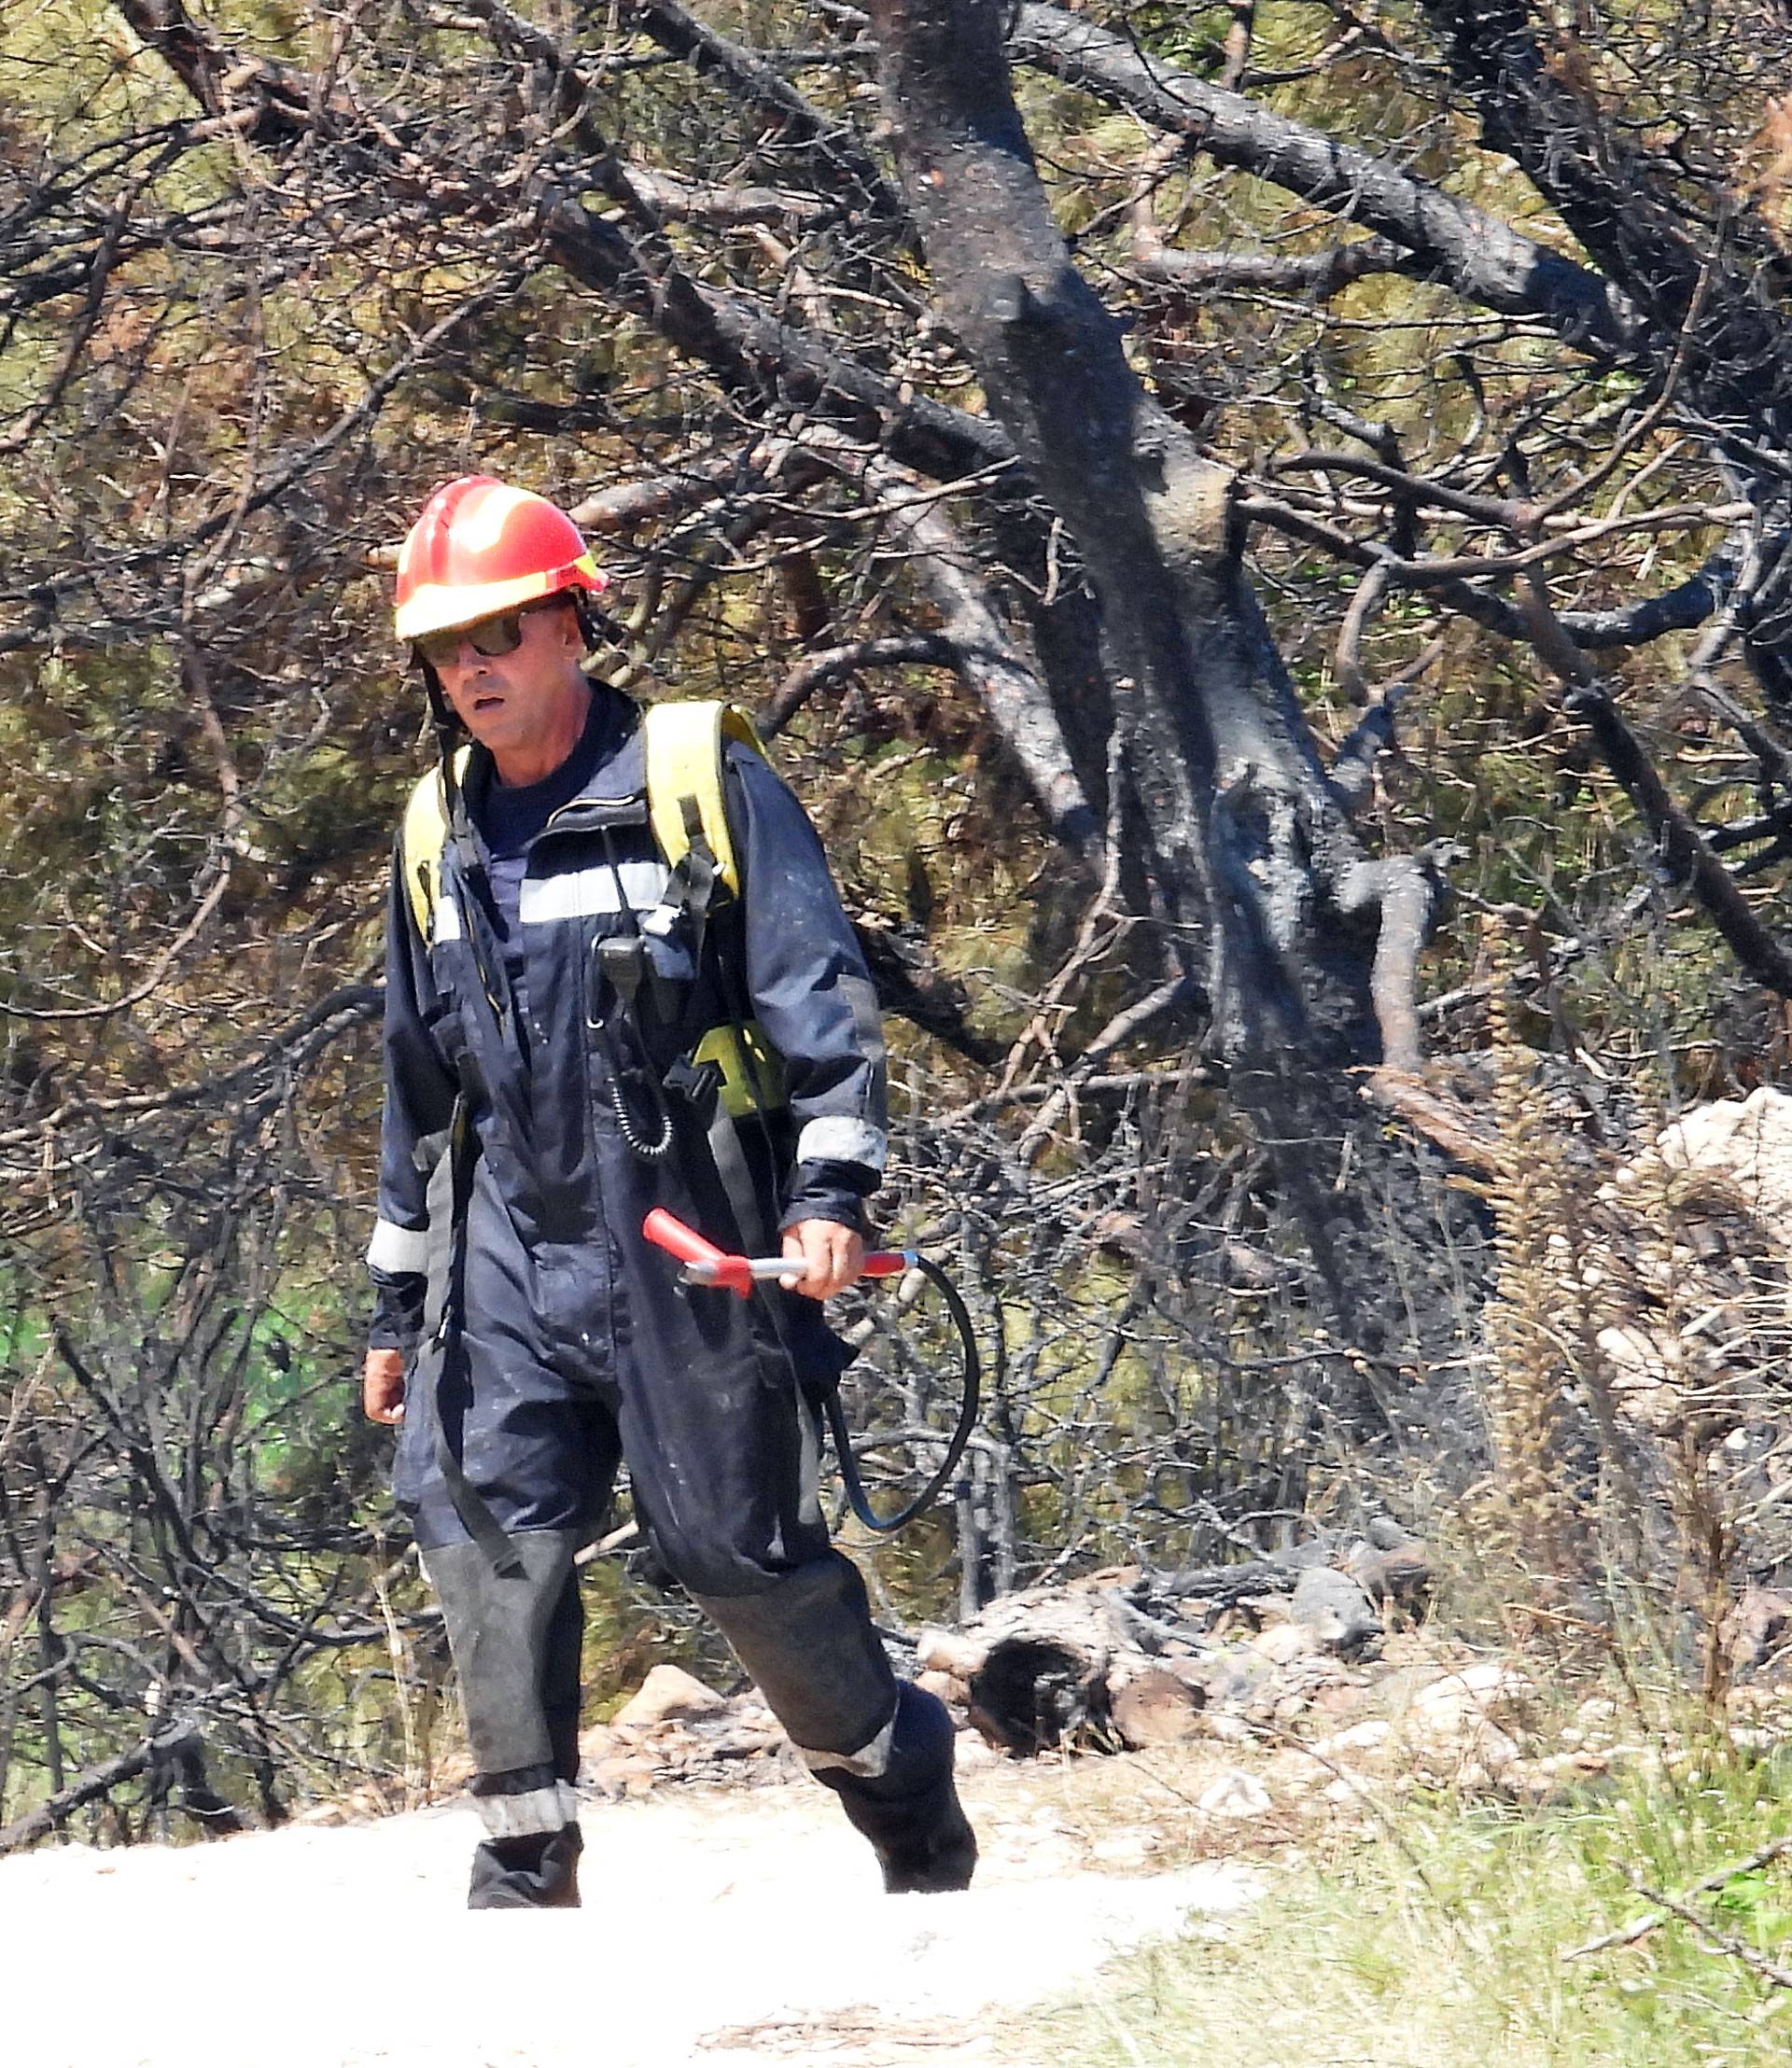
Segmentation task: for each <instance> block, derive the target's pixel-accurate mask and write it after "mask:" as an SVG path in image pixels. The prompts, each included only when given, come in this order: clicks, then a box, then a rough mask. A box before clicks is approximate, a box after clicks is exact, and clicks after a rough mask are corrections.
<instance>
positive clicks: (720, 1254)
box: [641, 1207, 982, 1536]
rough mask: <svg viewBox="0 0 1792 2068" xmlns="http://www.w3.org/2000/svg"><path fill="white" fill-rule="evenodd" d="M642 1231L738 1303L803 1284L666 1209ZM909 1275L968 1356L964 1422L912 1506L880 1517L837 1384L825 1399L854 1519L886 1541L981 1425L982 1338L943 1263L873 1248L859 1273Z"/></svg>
mask: <svg viewBox="0 0 1792 2068" xmlns="http://www.w3.org/2000/svg"><path fill="white" fill-rule="evenodd" d="M641 1233H642V1234H643V1235H644V1236H645V1237H647V1239H648V1240H649V1241H650V1242H651V1243H654V1244H656V1245H657V1246H658V1247H659V1248H660V1249H662V1250H664V1251H666V1253H667V1254H668V1255H669V1256H673V1257H676V1258H677V1259H678V1261H679V1264H681V1265H683V1267H684V1268H683V1269H682V1270H681V1271H680V1272H679V1277H680V1278H681V1279H683V1280H684V1282H685V1283H686V1284H687V1285H707V1286H711V1287H713V1288H715V1289H717V1290H718V1291H722V1292H733V1293H735V1294H736V1295H737V1296H738V1297H739V1298H741V1299H743V1300H745V1299H750V1298H751V1297H752V1292H753V1288H754V1287H755V1286H756V1285H760V1284H764V1283H776V1282H777V1280H779V1279H801V1278H802V1277H803V1276H804V1270H805V1267H804V1265H802V1264H801V1263H797V1262H793V1261H792V1260H791V1258H789V1257H747V1256H735V1255H732V1254H731V1253H730V1252H728V1251H723V1250H719V1249H717V1247H716V1246H715V1244H714V1243H713V1242H710V1241H708V1240H707V1238H706V1237H703V1236H700V1235H699V1234H698V1233H697V1231H696V1230H695V1229H694V1228H689V1227H687V1226H686V1225H685V1224H684V1223H683V1222H682V1221H680V1220H679V1219H678V1218H677V1217H676V1215H673V1214H670V1213H668V1212H667V1211H666V1210H665V1208H664V1207H655V1208H654V1209H653V1210H652V1212H651V1213H650V1214H649V1215H648V1217H647V1219H646V1220H645V1221H644V1222H643V1223H641ZM909 1271H918V1272H920V1273H921V1275H922V1276H923V1277H924V1278H926V1279H928V1280H929V1281H930V1282H931V1284H932V1285H933V1287H934V1288H935V1289H936V1290H937V1292H939V1294H940V1297H941V1298H942V1299H943V1300H944V1301H945V1309H946V1312H947V1313H948V1314H949V1315H950V1316H951V1318H952V1325H953V1327H954V1328H955V1329H956V1330H957V1331H958V1335H959V1347H960V1348H961V1349H962V1351H963V1357H964V1362H963V1367H962V1370H963V1390H962V1391H961V1393H960V1395H959V1416H958V1420H957V1421H956V1422H955V1423H954V1424H953V1428H952V1433H951V1435H950V1436H949V1437H948V1438H947V1439H946V1445H945V1458H944V1460H942V1462H941V1464H940V1467H939V1469H938V1471H936V1472H935V1473H934V1474H933V1476H932V1477H931V1479H930V1480H929V1481H928V1482H927V1484H926V1486H925V1487H923V1488H921V1490H920V1492H919V1493H918V1494H917V1495H916V1497H915V1498H914V1500H913V1501H911V1502H908V1503H907V1504H906V1505H905V1506H903V1507H902V1508H899V1509H898V1510H897V1512H896V1513H895V1514H894V1515H892V1516H880V1515H878V1514H877V1513H876V1512H875V1510H874V1509H873V1507H872V1505H871V1500H870V1497H869V1495H867V1493H866V1492H865V1485H864V1481H863V1479H862V1478H861V1476H860V1473H859V1460H858V1455H857V1452H856V1451H855V1448H854V1446H853V1441H852V1432H851V1431H850V1430H849V1429H848V1428H847V1416H846V1410H845V1408H844V1407H842V1405H841V1404H840V1389H839V1388H838V1387H837V1386H833V1387H830V1388H829V1389H828V1393H827V1403H826V1405H827V1416H828V1428H829V1431H830V1432H831V1433H832V1435H833V1447H834V1452H835V1455H836V1456H837V1457H838V1458H839V1460H840V1477H841V1480H842V1482H843V1483H844V1485H845V1487H846V1489H847V1502H848V1503H849V1504H850V1506H851V1508H852V1512H853V1514H854V1515H855V1516H857V1517H858V1518H859V1520H860V1521H861V1523H862V1524H863V1525H864V1526H865V1528H866V1529H867V1530H876V1531H877V1532H878V1533H879V1534H880V1535H886V1536H887V1535H889V1534H890V1533H891V1532H892V1531H894V1530H900V1529H902V1528H903V1526H904V1525H905V1524H907V1523H910V1522H913V1521H914V1520H915V1518H916V1516H919V1515H924V1514H925V1513H926V1511H927V1510H928V1509H929V1508H931V1506H932V1505H933V1502H935V1501H936V1500H937V1499H938V1498H939V1495H940V1493H941V1492H942V1490H943V1489H944V1488H945V1484H946V1482H947V1481H948V1480H949V1479H950V1478H951V1477H952V1474H954V1473H955V1472H956V1471H957V1470H958V1468H959V1460H960V1459H961V1458H962V1457H963V1456H964V1451H965V1446H966V1445H967V1444H968V1443H969V1442H970V1441H971V1432H972V1431H973V1429H974V1428H975V1427H976V1425H977V1408H978V1404H979V1397H980V1387H981V1380H982V1372H981V1368H980V1366H979V1364H978V1362H977V1340H976V1336H975V1334H974V1333H973V1329H972V1325H971V1316H970V1312H969V1310H968V1309H967V1308H966V1306H965V1304H964V1302H963V1300H962V1299H961V1298H960V1297H959V1289H958V1287H957V1286H955V1285H954V1284H953V1283H952V1281H951V1279H948V1278H947V1277H946V1275H945V1272H944V1271H942V1270H941V1269H940V1267H939V1265H937V1264H934V1263H933V1262H931V1260H930V1259H929V1258H927V1257H924V1256H922V1255H921V1254H920V1253H919V1251H915V1250H873V1251H870V1252H869V1253H868V1254H867V1255H866V1258H865V1262H864V1269H863V1271H862V1273H861V1276H862V1277H864V1278H867V1279H894V1278H901V1277H902V1276H903V1274H904V1273H906V1272H909Z"/></svg>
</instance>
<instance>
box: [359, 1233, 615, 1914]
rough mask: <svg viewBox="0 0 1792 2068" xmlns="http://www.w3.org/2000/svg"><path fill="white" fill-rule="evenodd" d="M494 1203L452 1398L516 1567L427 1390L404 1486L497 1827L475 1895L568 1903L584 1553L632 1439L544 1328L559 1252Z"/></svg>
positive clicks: (519, 1902)
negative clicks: (521, 1231) (567, 1365)
mask: <svg viewBox="0 0 1792 2068" xmlns="http://www.w3.org/2000/svg"><path fill="white" fill-rule="evenodd" d="M491 1205H492V1203H491V1202H490V1201H489V1200H488V1201H487V1202H486V1203H485V1210H483V1211H482V1210H480V1202H479V1201H478V1200H477V1199H476V1201H475V1223H474V1228H475V1232H476V1233H477V1234H479V1235H480V1236H481V1237H482V1239H481V1240H480V1241H479V1242H478V1243H477V1244H476V1245H473V1244H469V1260H468V1267H467V1269H468V1277H467V1300H466V1310H465V1322H464V1325H463V1327H462V1329H461V1330H460V1332H459V1334H458V1335H457V1337H456V1338H455V1346H454V1355H453V1357H452V1359H451V1361H450V1362H449V1364H448V1367H447V1370H446V1373H445V1375H444V1379H443V1383H442V1385H441V1400H440V1412H441V1423H442V1424H444V1425H445V1426H446V1430H447V1432H448V1436H449V1439H450V1443H451V1447H452V1449H453V1451H454V1453H455V1455H456V1456H457V1457H458V1458H459V1460H460V1462H461V1466H462V1470H463V1471H464V1473H465V1474H466V1477H467V1479H468V1481H469V1484H470V1485H471V1486H472V1488H473V1489H474V1491H475V1492H476V1493H477V1494H478V1496H479V1497H480V1499H481V1500H483V1502H484V1503H485V1504H486V1506H487V1507H488V1509H489V1510H490V1511H491V1514H492V1516H493V1519H494V1520H495V1521H496V1522H497V1526H498V1528H499V1529H500V1530H502V1531H503V1532H504V1535H505V1539H506V1544H507V1548H508V1551H509V1553H510V1557H509V1558H508V1559H507V1560H506V1562H505V1567H504V1569H503V1570H500V1569H499V1568H498V1567H497V1566H496V1565H495V1564H494V1562H493V1559H492V1558H491V1557H490V1555H489V1554H488V1551H487V1549H486V1547H485V1546H484V1545H483V1544H478V1543H475V1542H473V1541H471V1539H470V1537H469V1531H468V1529H467V1527H466V1525H465V1523H464V1521H463V1520H462V1518H461V1516H459V1514H458V1513H457V1512H456V1509H455V1502H454V1497H453V1494H452V1492H451V1490H450V1488H448V1486H447V1485H446V1484H445V1482H444V1479H443V1475H442V1474H441V1469H440V1461H439V1452H438V1423H437V1413H438V1402H437V1400H436V1399H435V1398H434V1397H433V1394H432V1392H431V1390H429V1389H427V1388H426V1389H424V1390H423V1391H422V1392H421V1393H420V1394H419V1396H418V1397H416V1398H408V1399H407V1404H406V1414H405V1422H404V1429H403V1434H402V1438H401V1442H400V1450H399V1469H398V1471H397V1472H396V1474H395V1489H396V1490H397V1492H398V1494H399V1499H400V1500H401V1501H402V1502H403V1503H404V1505H406V1506H407V1507H408V1508H409V1509H410V1510H411V1512H412V1514H413V1519H414V1524H415V1529H416V1534H417V1540H418V1544H419V1547H420V1549H421V1551H422V1555H423V1560H424V1565H425V1569H426V1571H427V1574H428V1576H429V1579H430V1582H431V1584H432V1585H433V1586H434V1587H435V1589H436V1592H437V1594H438V1596H439V1598H440V1600H441V1606H442V1614H443V1620H444V1623H445V1625H446V1628H447V1633H448V1639H449V1644H450V1648H451V1650H452V1652H453V1654H454V1658H455V1669H456V1672H457V1675H458V1678H459V1682H460V1693H461V1702H462V1707H463V1710H464V1712H465V1715H466V1720H467V1727H468V1736H469V1742H470V1745H471V1749H472V1753H473V1760H474V1767H475V1769H476V1771H475V1776H474V1780H473V1782H472V1790H471V1792H472V1795H473V1798H474V1803H475V1806H476V1808H477V1809H478V1810H479V1812H480V1815H481V1818H482V1820H483V1823H484V1824H485V1827H486V1831H487V1837H486V1840H485V1842H484V1843H483V1845H482V1846H481V1847H480V1848H479V1850H478V1851H477V1852H476V1854H475V1855H474V1861H473V1874H472V1882H471V1887H470V1890H469V1905H470V1906H471V1907H475V1908H496V1907H531V1908H539V1907H565V1906H570V1905H572V1904H574V1903H576V1902H577V1900H578V1885H577V1860H578V1852H579V1846H580V1836H579V1826H578V1806H577V1798H576V1797H575V1796H574V1795H573V1791H572V1786H571V1783H572V1782H573V1781H574V1779H575V1778H576V1776H577V1773H578V1767H579V1698H580V1678H579V1654H580V1641H581V1634H582V1628H583V1615H582V1611H581V1602H580V1596H579V1586H578V1579H577V1575H576V1572H575V1570H574V1566H573V1555H574V1553H575V1551H576V1550H577V1548H578V1546H579V1545H580V1544H581V1543H583V1542H584V1541H586V1540H587V1539H588V1538H589V1536H590V1535H591V1533H592V1531H593V1530H595V1528H596V1526H597V1524H598V1522H599V1520H600V1519H601V1516H602V1515H603V1512H604V1509H605V1507H606V1505H607V1503H608V1501H609V1488H610V1482H611V1480H612V1478H613V1476H614V1473H615V1467H616V1462H617V1459H618V1456H619V1444H618V1439H617V1433H616V1426H615V1420H614V1417H613V1415H612V1413H611V1412H610V1410H609V1407H608V1406H607V1405H606V1404H604V1402H603V1400H602V1399H601V1398H600V1397H599V1395H598V1393H597V1392H596V1390H595V1389H594V1388H593V1387H591V1386H590V1385H586V1384H581V1383H580V1382H579V1381H578V1380H576V1379H574V1378H571V1377H569V1376H567V1373H566V1372H565V1371H563V1370H562V1369H560V1368H559V1367H558V1366H557V1364H556V1362H555V1360H554V1358H553V1354H552V1349H553V1346H552V1345H551V1344H550V1343H549V1342H548V1341H547V1340H545V1335H546V1331H545V1329H544V1328H543V1326H542V1322H543V1320H544V1318H547V1319H549V1320H551V1319H552V1317H553V1311H554V1308H555V1306H556V1299H557V1290H556V1287H555V1285H554V1284H553V1283H552V1282H544V1281H546V1280H549V1279H551V1276H552V1272H553V1268H554V1267H555V1260H553V1259H552V1258H550V1259H548V1260H545V1261H546V1266H547V1268H546V1269H544V1268H543V1267H542V1265H543V1260H541V1259H539V1258H532V1257H531V1256H530V1254H529V1253H528V1252H527V1251H525V1249H524V1248H523V1246H522V1245H521V1243H520V1242H518V1241H517V1240H516V1239H514V1237H511V1239H509V1240H507V1239H506V1237H507V1234H508V1231H509V1222H508V1217H507V1216H498V1215H497V1214H495V1213H494V1212H493V1211H492V1210H490V1209H491ZM563 1275H564V1274H563ZM584 1275H585V1277H586V1279H589V1276H590V1272H589V1267H588V1266H587V1268H586V1272H585V1274H584ZM588 1334H589V1332H581V1331H574V1332H572V1339H573V1340H575V1341H580V1340H581V1338H582V1337H586V1336H588ZM581 1347H582V1342H581Z"/></svg>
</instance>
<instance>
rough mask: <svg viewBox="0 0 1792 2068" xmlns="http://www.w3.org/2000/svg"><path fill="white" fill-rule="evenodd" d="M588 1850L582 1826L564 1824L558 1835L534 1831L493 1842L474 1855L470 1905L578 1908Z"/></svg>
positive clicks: (483, 1907)
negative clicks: (582, 1865) (581, 1859)
mask: <svg viewBox="0 0 1792 2068" xmlns="http://www.w3.org/2000/svg"><path fill="white" fill-rule="evenodd" d="M583 1847H584V1838H583V1836H582V1835H581V1832H580V1829H579V1826H578V1825H577V1824H576V1823H567V1824H562V1825H561V1827H560V1828H559V1830H558V1831H531V1832H530V1833H529V1834H528V1835H527V1836H526V1837H521V1838H487V1839H486V1841H485V1842H484V1844H483V1845H482V1846H481V1847H480V1848H479V1850H478V1851H476V1852H475V1853H474V1854H473V1872H472V1879H470V1880H469V1882H468V1884H467V1907H468V1908H469V1910H576V1909H577V1908H578V1907H579V1854H580V1852H581V1851H582V1850H583Z"/></svg>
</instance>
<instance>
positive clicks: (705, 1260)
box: [641, 1207, 728, 1269]
mask: <svg viewBox="0 0 1792 2068" xmlns="http://www.w3.org/2000/svg"><path fill="white" fill-rule="evenodd" d="M641 1233H642V1234H643V1235H644V1236H645V1237H647V1239H648V1240H649V1241H650V1242H655V1243H657V1244H658V1245H659V1247H660V1248H661V1249H662V1250H665V1251H667V1252H668V1253H669V1254H670V1255H672V1256H675V1257H677V1258H678V1260H679V1263H680V1264H707V1265H709V1266H710V1268H711V1269H714V1268H715V1266H716V1265H721V1264H726V1263H727V1261H728V1259H727V1257H726V1256H725V1255H724V1254H723V1252H722V1251H720V1250H718V1249H717V1248H716V1246H715V1244H714V1243H713V1242H707V1241H706V1240H705V1239H704V1237H702V1236H700V1235H699V1234H698V1233H697V1231H696V1230H695V1229H694V1228H687V1227H686V1226H685V1224H684V1223H683V1222H682V1221H680V1220H679V1218H678V1217H677V1215H676V1214H670V1213H667V1212H666V1210H665V1208H664V1207H655V1208H654V1209H653V1211H652V1212H651V1213H650V1214H649V1215H648V1217H647V1219H646V1220H645V1221H643V1222H642V1223H641Z"/></svg>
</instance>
